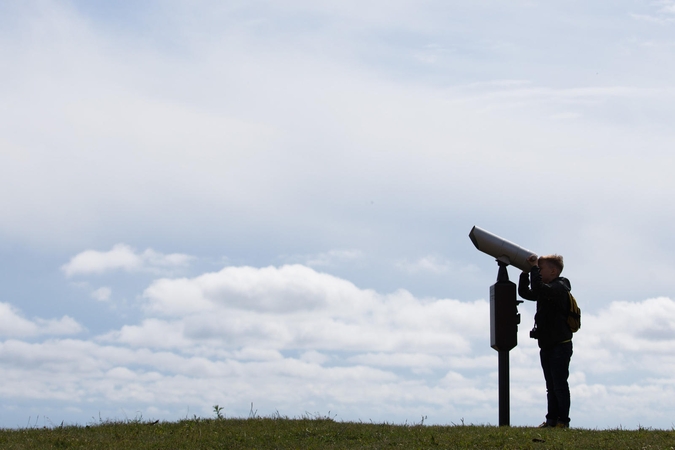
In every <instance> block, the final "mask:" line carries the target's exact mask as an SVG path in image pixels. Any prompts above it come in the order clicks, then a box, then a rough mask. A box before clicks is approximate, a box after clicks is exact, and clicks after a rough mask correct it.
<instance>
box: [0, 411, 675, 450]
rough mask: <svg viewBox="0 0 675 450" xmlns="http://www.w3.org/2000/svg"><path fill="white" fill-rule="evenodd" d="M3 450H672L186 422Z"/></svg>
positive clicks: (12, 439) (596, 440)
mask: <svg viewBox="0 0 675 450" xmlns="http://www.w3.org/2000/svg"><path fill="white" fill-rule="evenodd" d="M0 448H1V449H3V450H10V449H22V450H23V449H40V450H48V449H135V450H136V449H137V450H144V449H200V450H201V449H203V450H206V449H395V448H397V449H537V450H539V449H541V450H544V449H584V450H587V449H612V450H617V449H675V431H673V430H669V431H665V430H649V429H639V430H622V429H617V430H584V429H574V428H571V429H543V430H542V429H538V428H508V427H501V428H499V427H491V426H425V425H392V424H374V423H351V422H336V421H334V420H331V419H328V418H314V419H312V418H304V419H288V418H250V419H224V418H220V419H219V418H216V419H197V418H195V419H193V420H182V421H180V422H142V421H129V422H124V423H120V422H114V423H112V422H111V423H106V422H104V423H100V424H96V425H88V426H61V427H54V428H27V429H20V430H0Z"/></svg>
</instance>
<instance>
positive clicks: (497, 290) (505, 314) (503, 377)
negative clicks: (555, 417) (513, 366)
mask: <svg viewBox="0 0 675 450" xmlns="http://www.w3.org/2000/svg"><path fill="white" fill-rule="evenodd" d="M497 263H498V265H499V272H498V273H497V282H496V283H495V284H493V285H492V286H490V346H491V347H492V348H493V349H495V350H497V352H498V355H499V372H498V375H499V426H500V427H501V426H506V427H508V426H510V425H511V419H510V407H511V405H510V399H509V397H510V393H509V351H510V350H511V349H512V348H514V347H515V346H516V345H517V344H518V336H517V335H518V323H520V314H518V303H519V302H518V300H516V285H515V284H514V283H512V282H511V281H509V273H508V271H507V270H506V266H507V264H506V263H504V262H502V261H497Z"/></svg>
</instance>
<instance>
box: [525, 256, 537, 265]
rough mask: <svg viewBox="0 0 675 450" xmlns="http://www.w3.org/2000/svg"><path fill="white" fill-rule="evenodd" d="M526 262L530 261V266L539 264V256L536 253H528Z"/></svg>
mask: <svg viewBox="0 0 675 450" xmlns="http://www.w3.org/2000/svg"><path fill="white" fill-rule="evenodd" d="M527 262H528V263H530V267H535V266H539V257H538V256H537V255H530V257H529V258H527Z"/></svg>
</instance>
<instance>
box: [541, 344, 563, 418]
mask: <svg viewBox="0 0 675 450" xmlns="http://www.w3.org/2000/svg"><path fill="white" fill-rule="evenodd" d="M551 353H552V350H550V349H543V348H542V349H541V350H539V359H540V361H541V368H542V370H543V371H544V380H545V381H546V405H547V412H546V425H548V426H550V427H554V426H555V425H556V423H557V422H558V409H559V408H558V399H557V397H556V395H555V385H554V384H553V373H552V370H551Z"/></svg>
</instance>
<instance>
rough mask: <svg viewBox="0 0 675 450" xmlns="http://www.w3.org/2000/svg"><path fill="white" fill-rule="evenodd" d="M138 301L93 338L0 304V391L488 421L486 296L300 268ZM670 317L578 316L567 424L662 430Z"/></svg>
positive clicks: (529, 373)
mask: <svg viewBox="0 0 675 450" xmlns="http://www.w3.org/2000/svg"><path fill="white" fill-rule="evenodd" d="M142 298H143V300H144V301H145V302H146V303H147V308H146V310H145V311H146V318H145V319H144V320H142V321H141V322H140V323H139V324H137V325H133V324H129V325H125V326H123V327H121V328H120V329H119V330H117V331H113V332H109V333H105V334H101V335H99V336H98V337H96V338H95V339H94V340H91V341H84V340H73V339H56V340H54V339H49V340H45V341H43V342H34V343H28V342H22V341H21V340H18V339H17V338H20V337H21V336H26V337H28V336H35V335H36V333H37V332H36V331H35V330H36V329H37V328H38V327H40V326H42V327H43V332H46V331H50V332H57V331H59V330H58V328H59V326H60V327H61V330H60V331H64V330H65V329H68V327H71V328H75V327H74V326H73V324H72V322H69V321H68V320H66V318H64V319H62V320H61V321H51V322H50V321H42V320H36V321H35V322H30V321H27V320H25V319H22V318H21V317H20V316H19V315H18V313H16V311H15V310H14V309H13V308H12V307H11V306H10V305H7V304H0V305H1V306H2V308H3V314H2V315H0V317H6V318H7V317H8V318H9V319H7V321H8V323H13V324H14V326H15V329H14V332H13V334H12V336H14V339H11V340H5V341H4V342H0V376H2V377H3V380H4V382H3V386H2V387H1V388H0V395H3V396H4V397H5V398H6V399H7V400H11V401H15V402H16V401H20V400H21V399H32V400H33V401H35V400H47V399H50V401H58V402H61V403H62V404H63V405H64V406H66V405H67V406H68V407H69V408H71V409H73V408H75V409H80V410H83V409H84V410H87V407H86V405H87V404H90V402H94V403H95V404H102V405H111V406H110V407H113V406H112V405H117V406H114V407H118V408H119V407H123V406H122V405H134V406H133V407H134V408H136V409H137V410H141V411H150V409H149V408H153V409H152V411H153V412H154V413H155V414H160V411H161V414H165V415H167V416H168V417H171V416H172V415H173V418H175V417H176V415H180V414H181V413H180V412H178V409H177V408H184V406H185V405H186V404H188V405H191V406H192V407H193V408H196V411H198V412H199V414H201V415H210V414H211V407H212V405H213V404H220V405H225V406H226V412H227V413H228V414H229V415H237V414H238V415H245V414H246V413H247V408H248V407H249V405H250V403H251V402H255V403H256V408H259V409H260V412H261V413H263V414H272V413H273V412H274V411H279V412H280V413H282V414H288V415H301V414H302V413H304V412H306V411H307V410H312V411H319V412H323V413H326V412H327V411H328V410H331V411H333V412H335V413H337V414H338V418H340V419H345V420H359V419H361V420H369V419H375V420H389V421H391V420H400V421H401V422H402V421H404V420H408V421H410V420H413V419H416V418H417V416H418V415H426V416H429V423H449V422H455V423H457V422H458V421H460V420H461V419H464V420H466V422H467V423H495V422H496V414H497V413H496V407H497V405H496V398H497V395H496V389H497V380H496V368H497V355H496V353H495V352H494V351H493V350H491V349H490V348H489V343H488V336H489V326H488V317H489V311H488V305H487V302H485V301H483V300H478V301H475V302H460V301H456V300H448V299H421V298H416V297H415V296H413V295H412V294H410V293H409V292H406V291H398V292H393V293H390V294H381V293H378V292H375V291H372V290H367V289H359V288H358V287H356V286H354V285H353V284H352V283H350V282H348V281H347V280H344V279H340V278H337V277H335V276H332V275H328V274H325V273H320V272H317V271H315V270H313V269H311V268H309V267H305V266H299V265H288V266H282V267H264V268H254V267H226V268H224V269H223V270H221V271H219V272H214V273H207V274H204V275H201V276H198V277H195V278H173V279H172V278H164V279H161V280H157V281H155V282H153V283H152V284H151V285H150V286H149V287H148V288H147V289H146V291H145V293H144V295H143V297H142ZM529 306H531V305H526V306H525V305H524V306H523V307H521V314H522V315H523V323H522V324H521V326H520V330H519V345H518V347H516V349H514V350H513V351H512V352H511V354H510V359H511V392H512V401H511V408H512V412H511V417H512V423H514V424H522V425H526V424H532V423H536V422H537V421H538V420H540V417H539V416H540V415H542V414H543V412H544V399H545V390H544V382H543V377H542V375H541V368H540V367H539V360H538V349H537V348H536V343H535V342H534V341H533V340H531V339H529V338H528V330H529V328H528V326H527V325H528V323H529V322H530V321H531V317H529V315H530V313H531V312H532V311H530V309H532V308H531V307H529ZM671 315H675V301H673V300H671V299H669V298H665V297H659V298H654V299H648V300H644V301H641V302H613V303H611V304H610V305H609V306H608V307H607V308H605V309H602V310H600V311H599V312H598V313H584V317H583V327H582V329H581V330H580V331H579V333H577V334H576V335H575V338H574V342H575V344H574V345H575V354H574V356H573V358H572V365H571V376H570V383H571V388H572V397H573V411H572V417H573V420H574V421H575V425H576V426H584V427H591V428H592V427H605V426H614V427H616V426H618V425H622V426H625V427H636V426H637V425H643V426H645V425H646V424H647V422H645V420H646V419H645V418H648V419H649V421H650V422H649V426H657V427H668V426H669V422H667V421H664V419H663V417H665V416H663V415H664V414H665V415H667V416H670V414H669V411H671V409H672V405H670V404H668V403H667V402H664V400H663V399H664V398H669V397H668V396H670V395H671V394H675V376H673V373H675V358H672V357H671V356H670V352H669V351H668V349H669V348H672V345H673V342H672V341H673V339H675V337H674V336H673V335H674V330H673V329H672V327H671V326H670V324H671V323H674V322H675V317H670V316H671ZM5 325H7V324H5ZM50 327H51V328H50ZM3 329H7V328H3ZM635 366H638V367H640V370H639V371H637V372H636V371H635V370H634V367H635ZM608 368H611V370H608ZM28 379H29V380H30V382H27V380H28ZM280 386H283V388H280ZM599 399H600V400H602V406H601V407H600V406H598V400H599ZM91 404H93V403H91ZM625 405H631V407H630V408H626V407H625ZM654 408H659V411H660V412H661V414H662V415H661V416H659V415H657V414H655V413H654V412H653V411H654ZM600 409H601V410H602V414H601V413H600V412H601V411H600ZM64 410H65V409H64ZM607 411H610V412H609V413H608V412H607ZM672 412H675V410H673V411H672Z"/></svg>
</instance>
